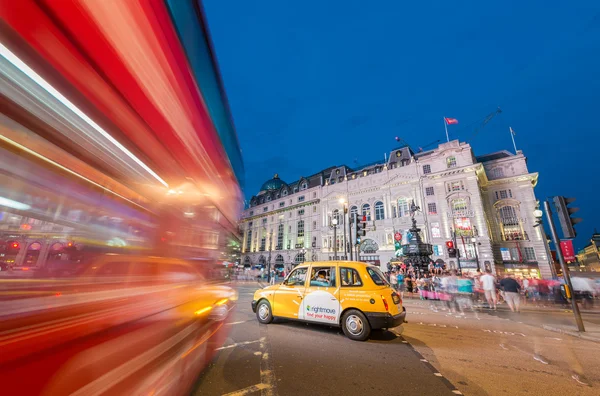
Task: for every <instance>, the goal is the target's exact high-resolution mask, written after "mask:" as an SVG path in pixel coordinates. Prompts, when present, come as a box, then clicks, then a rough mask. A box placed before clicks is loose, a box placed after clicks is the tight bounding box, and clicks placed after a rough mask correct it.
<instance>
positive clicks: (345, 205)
mask: <svg viewBox="0 0 600 396" xmlns="http://www.w3.org/2000/svg"><path fill="white" fill-rule="evenodd" d="M340 203H341V204H342V216H343V221H342V228H343V229H344V255H343V258H344V259H347V257H346V254H347V253H348V245H347V244H348V239H347V237H346V214H347V213H348V205H347V204H346V200H345V199H344V198H340ZM349 223H350V222H348V224H349Z"/></svg>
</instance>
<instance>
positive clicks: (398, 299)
mask: <svg viewBox="0 0 600 396" xmlns="http://www.w3.org/2000/svg"><path fill="white" fill-rule="evenodd" d="M392 301H394V304H396V305H398V304H400V297H398V295H397V294H395V293H394V294H392Z"/></svg>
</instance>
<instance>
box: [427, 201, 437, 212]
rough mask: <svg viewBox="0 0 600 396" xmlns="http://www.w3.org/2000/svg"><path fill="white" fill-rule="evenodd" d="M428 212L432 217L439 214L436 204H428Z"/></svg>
mask: <svg viewBox="0 0 600 396" xmlns="http://www.w3.org/2000/svg"><path fill="white" fill-rule="evenodd" d="M427 212H428V213H429V214H430V215H434V214H437V206H436V205H435V202H429V203H428V204H427Z"/></svg>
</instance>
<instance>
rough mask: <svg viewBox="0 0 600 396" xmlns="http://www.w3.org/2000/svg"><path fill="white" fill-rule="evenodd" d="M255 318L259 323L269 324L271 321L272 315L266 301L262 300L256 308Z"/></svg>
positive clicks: (269, 305)
mask: <svg viewBox="0 0 600 396" xmlns="http://www.w3.org/2000/svg"><path fill="white" fill-rule="evenodd" d="M256 318H257V319H258V321H259V322H260V323H263V324H269V323H271V322H272V321H273V313H272V312H271V304H269V302H268V301H266V300H262V301H260V302H259V303H258V305H257V306H256Z"/></svg>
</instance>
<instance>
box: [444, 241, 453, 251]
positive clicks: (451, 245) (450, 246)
mask: <svg viewBox="0 0 600 396" xmlns="http://www.w3.org/2000/svg"><path fill="white" fill-rule="evenodd" d="M446 247H447V248H448V249H454V242H452V241H448V242H446Z"/></svg>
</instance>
